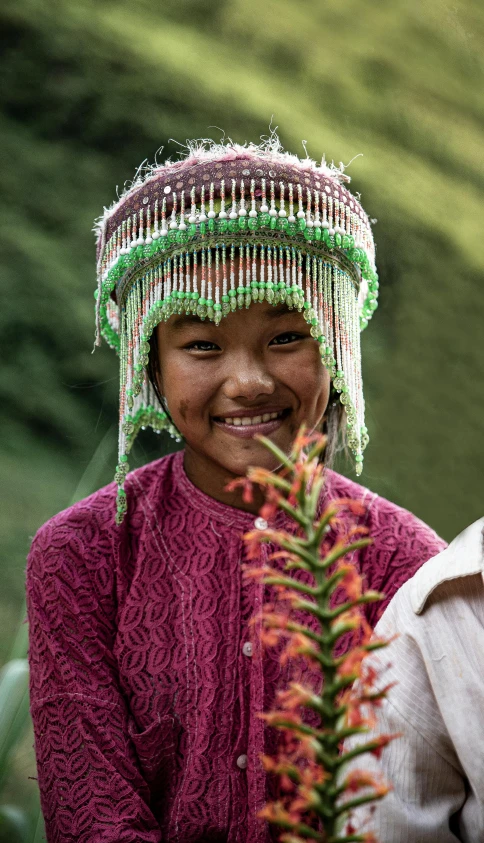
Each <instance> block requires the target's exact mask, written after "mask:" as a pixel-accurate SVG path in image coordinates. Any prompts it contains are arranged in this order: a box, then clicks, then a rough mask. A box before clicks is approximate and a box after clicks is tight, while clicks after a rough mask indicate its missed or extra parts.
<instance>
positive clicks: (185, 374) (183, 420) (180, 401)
mask: <svg viewBox="0 0 484 843" xmlns="http://www.w3.org/2000/svg"><path fill="white" fill-rule="evenodd" d="M196 362H198V361H196ZM196 362H195V363H194V361H192V360H190V359H188V360H187V359H186V358H185V356H184V355H183V356H180V355H178V354H175V353H173V354H167V355H166V358H165V359H164V360H163V363H162V367H161V375H162V377H161V379H162V384H163V394H164V395H165V398H166V401H167V403H168V409H169V411H170V414H171V417H172V419H173V421H174V423H175V425H176V427H178V429H179V430H180V432H184V428H185V427H186V425H190V426H192V425H193V424H194V423H195V422H196V421H197V419H198V420H200V419H201V418H202V416H203V415H204V412H205V410H206V407H207V405H208V402H209V401H210V397H211V395H212V393H213V378H211V377H206V376H204V373H203V371H202V369H203V367H201V366H197V365H196Z"/></svg>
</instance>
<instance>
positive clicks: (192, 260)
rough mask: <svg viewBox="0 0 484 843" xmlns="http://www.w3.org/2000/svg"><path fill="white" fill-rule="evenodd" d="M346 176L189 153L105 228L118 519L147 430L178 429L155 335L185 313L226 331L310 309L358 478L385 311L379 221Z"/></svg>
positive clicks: (133, 192)
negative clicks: (377, 325) (375, 337)
mask: <svg viewBox="0 0 484 843" xmlns="http://www.w3.org/2000/svg"><path fill="white" fill-rule="evenodd" d="M348 181H349V178H348V176H346V175H345V174H344V172H343V169H342V167H340V168H336V167H335V166H334V165H331V166H328V165H327V164H326V163H325V162H324V160H323V162H322V163H321V164H320V165H317V164H316V163H315V162H314V161H312V160H311V159H309V158H306V159H303V160H300V159H299V158H297V157H296V156H294V155H290V154H288V153H285V152H282V151H281V150H280V148H279V146H278V145H277V144H274V143H269V144H267V145H265V146H262V147H259V146H254V145H252V144H250V145H248V146H238V145H235V144H229V145H214V144H210V145H207V144H200V145H192V146H191V147H190V148H189V154H188V156H187V157H186V158H184V159H182V160H180V161H176V162H167V163H165V164H164V165H161V166H159V165H156V166H154V167H152V168H150V169H149V170H147V171H145V172H144V173H143V174H139V175H138V177H137V178H136V180H135V181H134V183H133V184H132V186H131V187H130V188H129V189H127V190H126V191H125V193H124V194H123V195H122V196H121V198H120V199H119V200H118V201H117V202H116V203H115V204H114V205H113V206H112V207H111V208H109V209H107V210H106V211H105V213H104V215H103V216H102V217H101V219H100V220H99V222H98V225H97V237H98V244H97V245H98V249H97V259H98V264H97V272H98V287H97V291H96V299H97V301H96V325H97V331H96V344H97V345H99V344H100V336H101V335H102V336H104V338H105V339H106V340H107V342H108V343H109V344H110V345H111V346H112V347H113V348H115V349H116V351H117V352H118V354H119V357H120V364H121V373H120V405H119V457H118V465H117V469H116V475H115V479H116V482H117V484H118V498H117V508H118V512H117V520H118V522H121V521H122V519H123V516H124V512H125V511H126V506H127V504H126V496H125V492H124V488H123V483H124V479H125V477H126V474H127V472H128V455H129V452H130V450H131V447H132V445H133V442H134V439H135V437H136V435H137V433H138V431H139V429H140V428H144V427H146V426H151V427H152V428H153V429H154V430H156V431H160V430H162V429H168V430H169V431H170V432H171V433H172V435H173V436H175V437H178V432H177V431H176V429H175V428H174V427H173V425H172V423H171V420H170V419H169V418H168V416H167V414H166V413H165V411H164V409H163V408H162V407H161V405H160V403H159V401H158V399H157V397H156V394H155V391H154V389H153V386H152V384H151V383H150V380H149V378H148V374H147V364H148V355H149V350H150V345H149V340H150V337H151V335H152V333H153V331H154V329H155V327H156V325H157V324H158V323H159V322H161V321H165V320H167V319H169V318H170V316H172V315H173V314H175V313H185V312H186V313H191V314H197V315H198V316H199V317H200V319H210V320H211V321H213V322H214V323H215V324H219V323H220V321H221V320H222V319H223V318H224V316H225V315H226V314H228V313H230V312H231V311H234V310H236V309H238V308H246V307H249V306H250V305H251V304H252V303H253V302H260V301H263V300H266V301H268V302H270V303H272V304H274V305H276V304H279V303H281V302H285V303H286V304H287V305H288V306H289V307H290V308H297V309H298V310H300V311H301V312H302V313H303V315H304V318H305V319H306V321H307V322H308V324H310V326H311V335H312V336H313V337H314V339H315V341H316V342H317V343H318V344H319V348H320V353H321V359H322V362H323V364H324V366H326V367H327V369H328V370H329V372H330V374H331V378H332V383H333V387H334V389H335V390H336V391H337V392H338V393H339V396H340V401H341V403H342V404H343V405H344V408H345V411H346V421H347V431H348V435H347V441H348V445H349V447H350V448H351V450H352V452H353V454H354V457H355V464H356V473H357V474H360V473H361V469H362V463H363V450H364V448H365V446H366V444H367V441H368V435H367V430H366V427H365V423H364V400H363V390H362V378H361V357H360V330H361V329H363V328H365V327H366V325H367V324H368V320H369V319H370V318H371V316H372V314H373V311H374V310H375V308H376V306H377V296H378V278H377V274H376V270H375V248H374V243H373V236H372V232H371V227H370V221H369V219H368V216H367V215H366V213H365V212H364V210H363V208H362V207H361V205H360V202H359V201H358V200H357V199H356V198H355V197H354V196H353V195H352V194H351V193H350V192H349V191H348V189H347V187H346V186H345V184H346V183H347V182H348Z"/></svg>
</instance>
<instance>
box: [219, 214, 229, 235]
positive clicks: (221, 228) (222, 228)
mask: <svg viewBox="0 0 484 843" xmlns="http://www.w3.org/2000/svg"><path fill="white" fill-rule="evenodd" d="M228 227H229V221H228V220H227V219H225V218H224V217H222V219H221V220H220V219H219V220H217V230H218V231H220V234H225V232H226V231H227V230H228Z"/></svg>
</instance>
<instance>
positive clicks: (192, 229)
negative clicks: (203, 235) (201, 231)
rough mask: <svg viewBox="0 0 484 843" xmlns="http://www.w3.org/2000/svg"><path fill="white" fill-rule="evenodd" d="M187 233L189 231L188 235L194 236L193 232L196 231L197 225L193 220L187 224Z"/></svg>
mask: <svg viewBox="0 0 484 843" xmlns="http://www.w3.org/2000/svg"><path fill="white" fill-rule="evenodd" d="M188 233H189V235H190V237H194V236H195V234H196V233H197V226H196V225H195V223H194V222H192V223H190V225H189V226H188Z"/></svg>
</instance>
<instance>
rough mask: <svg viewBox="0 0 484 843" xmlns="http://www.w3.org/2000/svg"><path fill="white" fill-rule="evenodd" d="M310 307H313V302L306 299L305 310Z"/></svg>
mask: <svg viewBox="0 0 484 843" xmlns="http://www.w3.org/2000/svg"><path fill="white" fill-rule="evenodd" d="M310 307H311V303H310V302H308V301H305V302H304V310H309V308H310Z"/></svg>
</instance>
